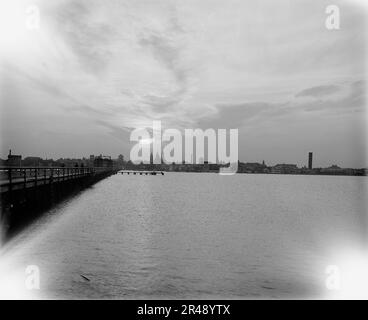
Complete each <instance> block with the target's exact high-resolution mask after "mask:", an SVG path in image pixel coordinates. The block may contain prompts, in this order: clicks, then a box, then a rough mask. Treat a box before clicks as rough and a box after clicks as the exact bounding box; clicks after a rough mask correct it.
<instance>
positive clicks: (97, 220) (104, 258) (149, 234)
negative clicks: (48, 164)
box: [7, 173, 367, 299]
mask: <svg viewBox="0 0 368 320" xmlns="http://www.w3.org/2000/svg"><path fill="white" fill-rule="evenodd" d="M366 181H367V180H366V177H336V176H291V175H290V176H286V175H251V174H238V175H235V176H220V175H218V174H207V173H167V174H165V175H164V176H161V175H160V176H132V175H130V176H128V175H120V174H119V175H114V176H111V177H109V178H107V179H105V180H103V181H100V182H99V183H97V184H96V185H94V186H92V187H91V188H89V189H87V190H85V191H83V192H82V193H80V194H79V195H77V196H75V197H74V198H72V199H70V200H68V201H66V202H64V203H61V204H60V205H58V206H57V207H56V208H54V209H53V210H52V211H50V212H48V213H46V215H45V216H44V218H42V219H40V220H39V221H37V223H35V224H34V225H32V226H31V227H30V228H29V229H28V230H26V231H25V232H24V233H23V234H22V235H20V237H18V239H15V240H14V243H11V244H10V248H8V252H7V255H8V256H10V257H11V259H12V261H13V262H14V263H15V264H16V265H17V266H18V267H21V266H26V265H29V264H32V265H37V266H39V268H40V274H41V289H40V290H39V291H40V294H41V296H43V297H50V298H127V299H133V298H194V299H195V298H286V297H299V298H308V297H319V296H321V295H322V294H323V290H324V277H325V267H326V265H328V263H329V262H330V261H329V258H330V253H331V252H332V251H333V250H334V249H335V248H337V247H338V246H339V245H345V244H347V243H352V244H354V243H357V242H359V241H361V240H362V236H363V235H364V230H365V229H364V228H365V223H366V220H365V219H366V216H365V215H366V211H365V209H366V208H365V205H364V204H365V196H366V190H367V188H366V186H367V182H366ZM81 275H84V276H85V277H87V278H88V279H89V280H90V281H87V280H86V279H84V278H83V277H81Z"/></svg>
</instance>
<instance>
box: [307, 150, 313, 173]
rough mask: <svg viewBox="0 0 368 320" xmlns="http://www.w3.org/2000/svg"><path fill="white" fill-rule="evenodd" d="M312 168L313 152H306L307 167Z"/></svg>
mask: <svg viewBox="0 0 368 320" xmlns="http://www.w3.org/2000/svg"><path fill="white" fill-rule="evenodd" d="M312 168H313V152H309V154H308V169H309V170H312Z"/></svg>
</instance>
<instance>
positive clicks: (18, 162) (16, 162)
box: [6, 150, 22, 167]
mask: <svg viewBox="0 0 368 320" xmlns="http://www.w3.org/2000/svg"><path fill="white" fill-rule="evenodd" d="M6 165H7V166H9V167H21V166H22V156H21V155H16V154H11V150H9V154H8V160H7V161H6Z"/></svg>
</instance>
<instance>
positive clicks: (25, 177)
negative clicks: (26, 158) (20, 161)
mask: <svg viewBox="0 0 368 320" xmlns="http://www.w3.org/2000/svg"><path fill="white" fill-rule="evenodd" d="M26 187H27V170H26V169H24V170H23V188H24V189H25V188H26Z"/></svg>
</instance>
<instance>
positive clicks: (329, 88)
mask: <svg viewBox="0 0 368 320" xmlns="http://www.w3.org/2000/svg"><path fill="white" fill-rule="evenodd" d="M339 90H340V87H339V86H336V85H325V86H318V87H312V88H308V89H304V90H303V91H300V92H298V93H297V94H296V95H295V96H296V97H315V98H320V97H325V96H330V95H332V94H334V93H336V92H338V91H339Z"/></svg>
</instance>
